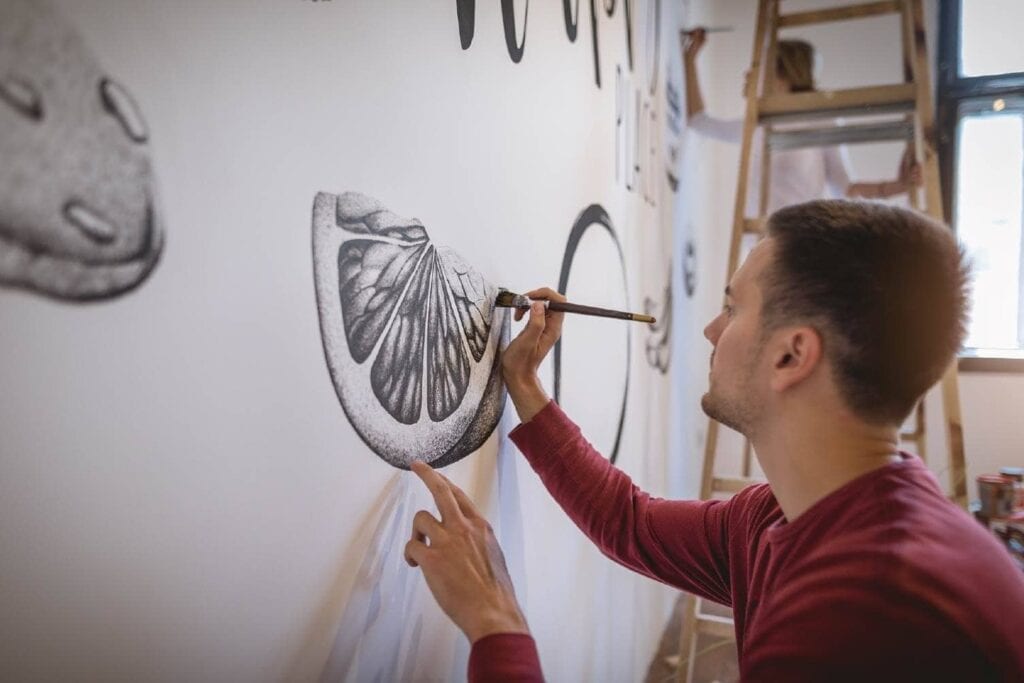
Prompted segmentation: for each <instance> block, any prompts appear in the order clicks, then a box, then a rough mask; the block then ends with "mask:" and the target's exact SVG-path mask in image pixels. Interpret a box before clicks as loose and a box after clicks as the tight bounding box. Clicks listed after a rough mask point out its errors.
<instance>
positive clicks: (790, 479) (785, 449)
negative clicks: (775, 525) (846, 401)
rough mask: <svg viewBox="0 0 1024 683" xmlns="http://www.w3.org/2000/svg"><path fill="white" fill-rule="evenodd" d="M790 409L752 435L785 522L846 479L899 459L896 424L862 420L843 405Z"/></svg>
mask: <svg viewBox="0 0 1024 683" xmlns="http://www.w3.org/2000/svg"><path fill="white" fill-rule="evenodd" d="M815 412H816V413H817V414H811V413H810V412H808V413H805V414H803V415H800V414H797V415H790V416H788V417H789V419H787V420H775V421H773V426H772V429H770V430H765V433H762V434H758V435H757V436H755V437H754V438H753V439H751V444H752V446H753V448H754V451H755V452H756V453H757V458H758V461H759V462H760V464H761V467H762V469H763V470H764V473H765V476H766V477H767V478H768V482H769V484H771V487H772V492H773V493H774V494H775V499H776V500H777V501H778V502H779V506H780V507H781V508H782V512H783V514H785V515H786V519H787V520H788V521H790V522H792V521H793V520H795V519H796V518H797V517H799V516H800V515H802V514H803V513H804V512H806V511H807V510H808V509H809V508H810V507H811V506H813V505H814V504H815V503H817V502H818V501H820V500H821V499H823V498H825V497H826V496H828V495H829V494H830V493H832V492H834V491H836V490H838V489H839V488H841V487H842V486H844V485H845V484H847V483H849V482H851V481H853V480H854V479H856V478H857V477H859V476H861V475H863V474H866V473H868V472H870V471H872V470H875V469H878V468H879V467H884V466H886V465H889V464H892V463H894V462H898V461H899V460H900V455H899V430H898V429H897V428H889V427H877V426H872V425H866V424H864V423H863V422H861V421H860V420H858V419H856V418H854V417H853V416H851V415H850V414H849V413H848V412H846V411H845V410H838V411H835V412H829V413H827V414H825V415H822V414H820V411H815Z"/></svg>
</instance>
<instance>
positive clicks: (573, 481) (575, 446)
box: [510, 401, 736, 605]
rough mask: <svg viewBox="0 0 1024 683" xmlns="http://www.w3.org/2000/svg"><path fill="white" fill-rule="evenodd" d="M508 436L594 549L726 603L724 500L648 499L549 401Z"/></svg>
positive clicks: (726, 509) (727, 504) (728, 597)
mask: <svg viewBox="0 0 1024 683" xmlns="http://www.w3.org/2000/svg"><path fill="white" fill-rule="evenodd" d="M510 437H511V438H512V441H514V442H515V444H516V445H517V446H518V447H519V450H521V451H522V452H523V455H525V456H526V459H527V460H528V461H529V462H530V465H531V466H532V467H533V469H534V470H535V471H536V472H537V474H538V475H540V478H541V481H542V482H543V483H544V485H545V486H546V487H547V489H548V491H549V492H550V493H551V495H552V496H553V497H554V499H555V500H556V501H557V502H558V504H559V505H561V506H562V509H563V510H565V512H566V513H567V514H568V515H569V517H570V518H571V519H572V521H573V522H574V523H575V524H576V526H578V527H579V528H580V529H581V530H582V531H583V533H584V534H586V535H587V537H589V538H590V539H591V540H592V541H593V542H594V543H595V544H597V546H598V547H599V548H600V549H601V552H603V553H604V554H605V555H607V556H608V557H610V558H611V559H613V560H615V561H616V562H618V563H620V564H622V565H623V566H625V567H628V568H630V569H632V570H634V571H637V572H640V573H641V574H644V575H646V576H649V577H651V578H654V579H657V580H659V581H663V582H665V583H667V584H669V585H672V586H675V587H676V588H680V589H682V590H685V591H688V592H690V593H695V594H697V595H699V596H701V597H705V598H709V599H711V600H714V601H716V602H719V603H722V604H726V605H728V604H730V603H731V594H730V588H729V578H730V571H729V562H728V559H729V552H728V544H729V523H728V517H729V516H730V515H729V511H730V507H731V506H732V505H734V503H733V502H732V501H730V502H725V501H667V500H663V499H660V498H652V497H651V496H649V495H648V494H646V493H644V492H643V491H641V490H640V489H638V488H637V487H636V486H634V485H633V482H632V480H631V479H630V478H629V477H628V476H627V475H626V474H625V473H624V472H622V471H621V470H619V469H617V468H616V467H615V466H614V465H612V464H611V463H610V462H609V461H608V460H607V459H606V458H604V457H603V456H602V455H601V454H600V453H598V452H597V450H596V449H595V448H594V447H593V446H592V445H591V444H590V443H589V442H587V440H586V439H585V438H583V435H582V434H581V433H580V429H579V427H577V426H576V425H575V424H574V423H573V422H572V421H571V420H570V419H569V418H568V417H566V415H565V413H563V412H562V410H561V408H559V407H558V405H556V404H555V402H554V401H552V402H550V403H548V405H547V406H546V407H545V408H544V409H543V410H541V411H540V412H539V413H537V415H536V416H534V417H533V419H531V420H530V421H529V422H527V423H525V424H522V425H520V426H518V427H516V428H515V429H514V430H512V433H511V434H510ZM735 500H736V498H733V501H735Z"/></svg>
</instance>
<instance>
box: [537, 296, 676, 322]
mask: <svg viewBox="0 0 1024 683" xmlns="http://www.w3.org/2000/svg"><path fill="white" fill-rule="evenodd" d="M547 306H548V310H549V311H564V312H565V313H582V314H583V315H594V316H597V317H599V318H618V319H619V320H635V321H637V322H640V323H653V322H656V320H655V319H654V318H653V317H652V316H649V315H644V314H642V313H628V312H626V311H613V310H612V309H610V308H598V307H597V306H584V305H583V304H570V303H568V302H562V301H548V304H547Z"/></svg>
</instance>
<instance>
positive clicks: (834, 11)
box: [779, 0, 900, 28]
mask: <svg viewBox="0 0 1024 683" xmlns="http://www.w3.org/2000/svg"><path fill="white" fill-rule="evenodd" d="M899 11H900V3H899V2H895V1H893V0H889V1H888V2H865V3H862V4H860V5H847V6H845V7H833V8H831V9H820V10H812V11H810V12H794V13H793V14H783V15H782V16H780V17H779V28H786V27H788V26H806V25H807V24H823V23H825V22H827V21H843V20H845V19H863V18H864V17H874V16H878V15H879V14H892V13H894V12H899Z"/></svg>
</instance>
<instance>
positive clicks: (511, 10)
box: [501, 0, 530, 64]
mask: <svg viewBox="0 0 1024 683" xmlns="http://www.w3.org/2000/svg"><path fill="white" fill-rule="evenodd" d="M529 17H530V0H526V7H525V9H524V10H523V37H522V40H519V41H517V40H516V7H515V2H514V1H513V0H501V23H502V24H503V25H504V27H505V46H506V47H507V48H508V56H509V57H511V58H512V61H513V63H515V64H518V63H519V61H520V60H521V59H522V58H523V52H524V51H525V50H526V22H527V20H528V19H529Z"/></svg>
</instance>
